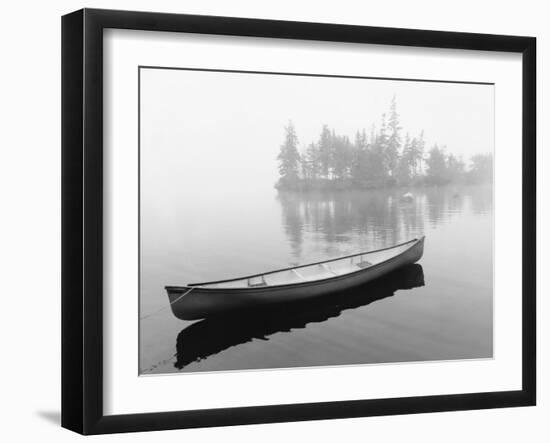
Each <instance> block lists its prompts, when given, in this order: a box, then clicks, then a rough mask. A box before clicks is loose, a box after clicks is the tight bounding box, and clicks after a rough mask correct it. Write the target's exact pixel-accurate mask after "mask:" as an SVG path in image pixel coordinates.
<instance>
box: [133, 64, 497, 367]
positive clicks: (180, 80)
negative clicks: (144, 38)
mask: <svg viewBox="0 0 550 443" xmlns="http://www.w3.org/2000/svg"><path fill="white" fill-rule="evenodd" d="M138 76H139V81H138V84H139V88H138V89H139V90H138V91H137V93H138V95H139V113H138V114H139V115H138V119H139V123H138V125H139V374H140V375H155V374H156V375H159V374H174V373H188V372H214V371H242V370H252V369H254V370H266V369H283V368H307V367H319V366H340V365H368V364H395V363H413V362H414V363H421V362H429V361H442V362H444V361H451V360H452V361H456V360H471V359H491V358H493V350H494V343H493V307H494V303H495V300H494V296H493V238H494V232H493V231H494V229H493V228H494V221H493V158H494V155H495V140H494V106H495V96H494V95H495V90H494V84H492V83H483V82H479V83H476V82H458V81H457V82H453V81H437V80H425V79H395V78H369V77H346V76H331V75H322V74H317V73H316V74H310V73H289V72H247V71H227V70H225V71H224V70H212V69H199V68H193V69H191V68H185V67H171V66H140V67H139V69H138Z"/></svg>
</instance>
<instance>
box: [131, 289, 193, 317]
mask: <svg viewBox="0 0 550 443" xmlns="http://www.w3.org/2000/svg"><path fill="white" fill-rule="evenodd" d="M193 289H195V287H192V288H189V290H187V291H185V292H184V293H183V294H181V295H180V296H179V297H178V298H176V299H175V300H174V301H173V302H170V304H169V305H168V306H163V307H162V308H160V309H158V310H156V311H154V312H151V313H150V314H147V315H144V316H143V317H140V318H139V319H140V320H145V319H146V318H149V317H152V316H153V315H156V314H158V313H159V312H162V311H164V310H165V309H168V308H169V307H170V306H172V305H173V304H174V303H176V302H177V301H179V300H180V299H181V298H182V297H184V296H186V295H187V294H189V293H190V292H191V291H192V290H193Z"/></svg>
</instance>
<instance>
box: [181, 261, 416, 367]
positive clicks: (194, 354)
mask: <svg viewBox="0 0 550 443" xmlns="http://www.w3.org/2000/svg"><path fill="white" fill-rule="evenodd" d="M420 286H424V272H423V270H422V266H421V265H419V264H412V265H408V266H405V267H403V268H400V269H398V270H396V271H394V272H392V273H391V274H388V275H386V276H385V277H383V278H380V279H379V280H376V281H374V282H371V283H368V284H366V285H363V286H359V287H356V288H354V289H353V290H348V291H345V292H341V293H338V294H331V295H329V296H326V297H322V298H319V299H316V300H315V301H309V302H307V303H304V302H294V303H287V304H284V305H278V306H277V307H276V308H274V307H271V308H270V309H269V310H256V311H247V312H241V313H239V314H238V315H232V316H230V317H217V318H216V317H212V318H208V319H205V320H202V321H199V322H197V323H193V324H192V325H190V326H188V327H186V328H185V329H183V330H182V331H181V332H180V333H179V334H178V338H177V343H176V350H177V354H176V362H175V364H174V366H175V367H176V368H177V369H183V368H184V367H185V366H187V365H189V364H190V363H193V362H195V361H200V360H203V359H205V358H207V357H209V356H211V355H215V354H217V353H219V352H221V351H224V350H226V349H228V348H230V347H233V346H237V345H240V344H243V343H247V342H249V341H252V340H253V339H260V340H266V339H267V337H268V336H269V335H272V334H275V333H277V332H291V330H292V329H302V328H305V327H306V326H307V325H308V324H309V323H320V322H323V321H325V320H327V319H329V318H334V317H338V316H339V315H340V313H341V312H342V311H344V310H347V309H355V308H358V307H361V306H366V305H368V304H370V303H373V302H375V301H377V300H382V299H384V298H387V297H391V296H392V295H393V294H394V293H395V292H396V291H398V290H400V289H413V288H417V287H420Z"/></svg>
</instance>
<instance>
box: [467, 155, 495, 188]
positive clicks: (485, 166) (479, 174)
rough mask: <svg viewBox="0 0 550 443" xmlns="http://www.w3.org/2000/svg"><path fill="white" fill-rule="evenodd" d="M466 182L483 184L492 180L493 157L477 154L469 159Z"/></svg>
mask: <svg viewBox="0 0 550 443" xmlns="http://www.w3.org/2000/svg"><path fill="white" fill-rule="evenodd" d="M470 161H471V167H470V171H469V172H468V180H469V181H470V182H471V183H483V182H490V181H492V180H493V155H492V154H477V155H474V156H473V157H472V158H471V160H470Z"/></svg>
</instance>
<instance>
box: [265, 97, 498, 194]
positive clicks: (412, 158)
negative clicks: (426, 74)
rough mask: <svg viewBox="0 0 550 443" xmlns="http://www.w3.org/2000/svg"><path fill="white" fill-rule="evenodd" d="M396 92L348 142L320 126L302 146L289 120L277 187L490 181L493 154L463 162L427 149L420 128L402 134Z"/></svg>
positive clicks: (370, 186)
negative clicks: (379, 113) (386, 106)
mask: <svg viewBox="0 0 550 443" xmlns="http://www.w3.org/2000/svg"><path fill="white" fill-rule="evenodd" d="M402 134H403V128H402V127H401V126H400V121H399V115H398V113H397V101H396V98H395V96H394V97H393V99H392V100H391V104H390V109H389V115H388V117H386V114H382V118H381V124H380V127H379V128H378V129H377V128H376V126H374V125H372V126H371V130H370V133H369V134H367V132H366V131H365V129H361V130H358V131H357V132H356V134H355V140H354V141H353V142H352V141H351V140H350V138H349V137H348V136H346V135H339V134H338V133H336V131H335V130H334V129H331V128H329V127H328V125H323V127H322V129H321V134H320V136H319V139H318V140H317V141H314V142H311V143H309V144H308V145H305V146H304V145H302V146H301V147H300V143H299V140H298V135H297V133H296V129H295V127H294V124H293V123H292V121H289V122H288V125H287V126H286V127H285V134H284V142H283V144H282V145H281V149H280V152H279V155H278V156H277V160H278V163H279V175H280V177H279V180H278V181H277V183H276V185H275V187H276V188H277V189H279V190H288V191H307V190H345V189H379V188H395V187H414V186H441V185H446V184H449V183H459V184H479V183H486V182H491V181H492V176H493V155H492V154H491V153H483V154H476V155H473V156H472V157H471V158H469V159H468V161H466V160H465V159H463V158H462V156H456V155H454V154H452V153H448V152H447V149H446V147H445V146H444V145H441V146H439V145H438V144H434V145H433V146H432V147H431V148H430V149H429V150H428V151H427V152H426V146H425V141H424V131H421V132H420V134H418V135H417V136H414V137H411V136H410V134H409V133H405V136H404V137H403V136H402Z"/></svg>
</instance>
